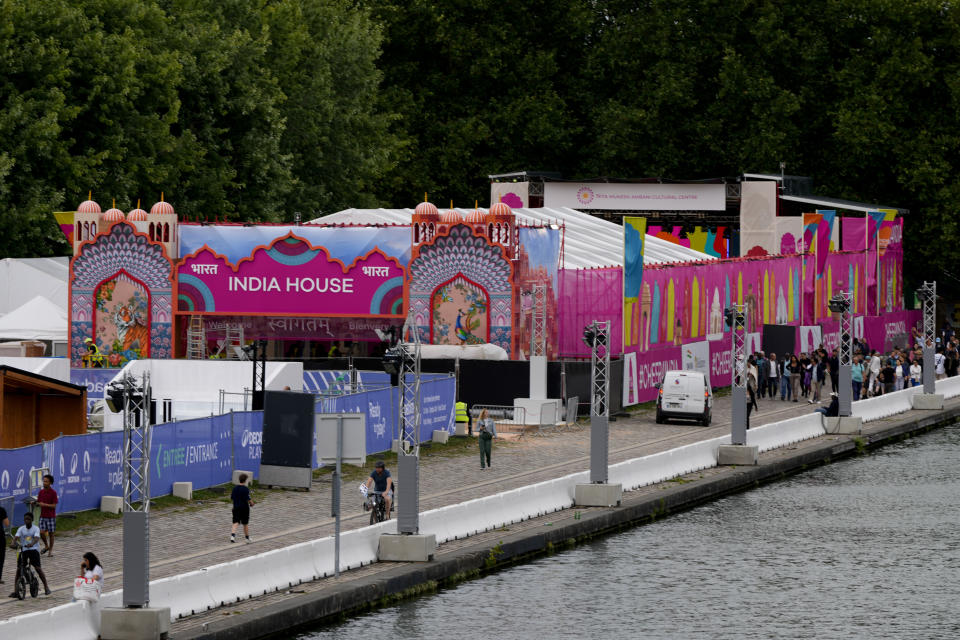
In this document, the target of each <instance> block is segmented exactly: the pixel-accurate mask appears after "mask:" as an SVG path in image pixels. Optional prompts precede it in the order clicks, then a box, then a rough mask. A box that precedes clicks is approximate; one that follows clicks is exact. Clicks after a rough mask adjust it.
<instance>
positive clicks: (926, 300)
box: [917, 282, 937, 393]
mask: <svg viewBox="0 0 960 640" xmlns="http://www.w3.org/2000/svg"><path fill="white" fill-rule="evenodd" d="M917 297H918V298H920V303H921V305H922V308H923V392H924V393H935V392H936V390H937V389H936V385H937V383H936V370H935V367H934V366H933V365H934V359H935V358H936V344H937V328H936V321H937V283H936V282H924V283H923V286H922V287H920V288H919V289H917Z"/></svg>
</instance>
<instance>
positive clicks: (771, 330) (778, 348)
mask: <svg viewBox="0 0 960 640" xmlns="http://www.w3.org/2000/svg"><path fill="white" fill-rule="evenodd" d="M762 342H763V352H764V353H765V354H767V355H770V353H771V352H772V353H775V354H777V358H778V359H779V358H782V357H783V356H785V355H786V354H788V353H789V354H794V355H796V348H797V328H796V327H794V326H790V325H782V324H765V325H763V340H762Z"/></svg>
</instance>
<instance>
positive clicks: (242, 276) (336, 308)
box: [176, 232, 404, 317]
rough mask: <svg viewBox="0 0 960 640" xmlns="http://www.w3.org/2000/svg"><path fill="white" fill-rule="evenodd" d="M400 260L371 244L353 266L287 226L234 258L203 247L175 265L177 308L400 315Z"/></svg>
mask: <svg viewBox="0 0 960 640" xmlns="http://www.w3.org/2000/svg"><path fill="white" fill-rule="evenodd" d="M403 277H404V270H403V268H402V267H401V266H400V263H399V262H398V261H397V260H396V259H394V258H390V257H387V256H386V255H385V254H384V253H383V252H382V251H380V250H379V249H376V248H374V249H373V250H371V251H370V252H369V253H367V254H366V255H364V256H359V257H357V258H356V259H354V261H353V262H352V263H351V264H350V265H346V264H344V263H342V262H341V261H340V260H337V259H336V258H331V257H330V255H329V253H328V251H327V250H326V249H325V248H324V247H314V246H312V245H311V244H310V243H309V242H307V241H306V240H304V239H303V238H299V237H297V236H295V235H293V233H292V232H291V233H289V234H287V235H286V236H284V237H282V238H277V239H276V240H274V241H273V242H271V243H270V245H269V246H267V247H264V246H260V247H257V248H256V249H254V250H253V252H252V253H251V254H250V257H248V258H244V259H242V260H240V261H239V263H238V264H237V265H233V264H231V263H230V262H229V261H228V260H227V259H226V258H225V257H223V256H221V255H218V254H215V253H214V252H213V251H212V250H211V249H210V248H209V247H207V246H204V247H203V248H202V249H199V250H198V251H196V252H195V253H194V254H192V255H189V256H187V257H186V258H184V259H183V260H182V261H181V263H180V265H179V267H178V268H177V290H176V297H177V310H178V311H179V312H180V313H189V314H204V313H218V314H244V315H271V316H282V315H303V316H311V315H313V316H327V317H335V316H350V317H362V316H373V317H377V316H393V317H402V315H403Z"/></svg>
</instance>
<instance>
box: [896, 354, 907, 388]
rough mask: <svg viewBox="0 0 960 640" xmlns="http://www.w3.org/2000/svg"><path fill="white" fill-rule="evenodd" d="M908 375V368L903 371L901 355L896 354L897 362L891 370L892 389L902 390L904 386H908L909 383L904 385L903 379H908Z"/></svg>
mask: <svg viewBox="0 0 960 640" xmlns="http://www.w3.org/2000/svg"><path fill="white" fill-rule="evenodd" d="M904 374H906V375H904ZM909 376H910V370H909V369H907V370H906V371H904V366H903V356H898V357H897V364H896V365H894V370H893V390H894V391H902V390H903V389H904V388H905V386H909V385H904V380H909Z"/></svg>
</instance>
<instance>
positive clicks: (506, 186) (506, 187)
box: [490, 182, 530, 209]
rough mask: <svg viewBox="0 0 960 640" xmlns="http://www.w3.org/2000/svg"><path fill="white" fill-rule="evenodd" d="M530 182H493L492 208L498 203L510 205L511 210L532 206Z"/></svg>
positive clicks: (491, 189)
mask: <svg viewBox="0 0 960 640" xmlns="http://www.w3.org/2000/svg"><path fill="white" fill-rule="evenodd" d="M529 194H530V183H529V182H491V183H490V206H491V207H492V206H493V205H495V204H496V203H498V202H502V203H504V204H506V205H509V206H510V208H511V209H517V208H526V207H529V206H530V195H529Z"/></svg>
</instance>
